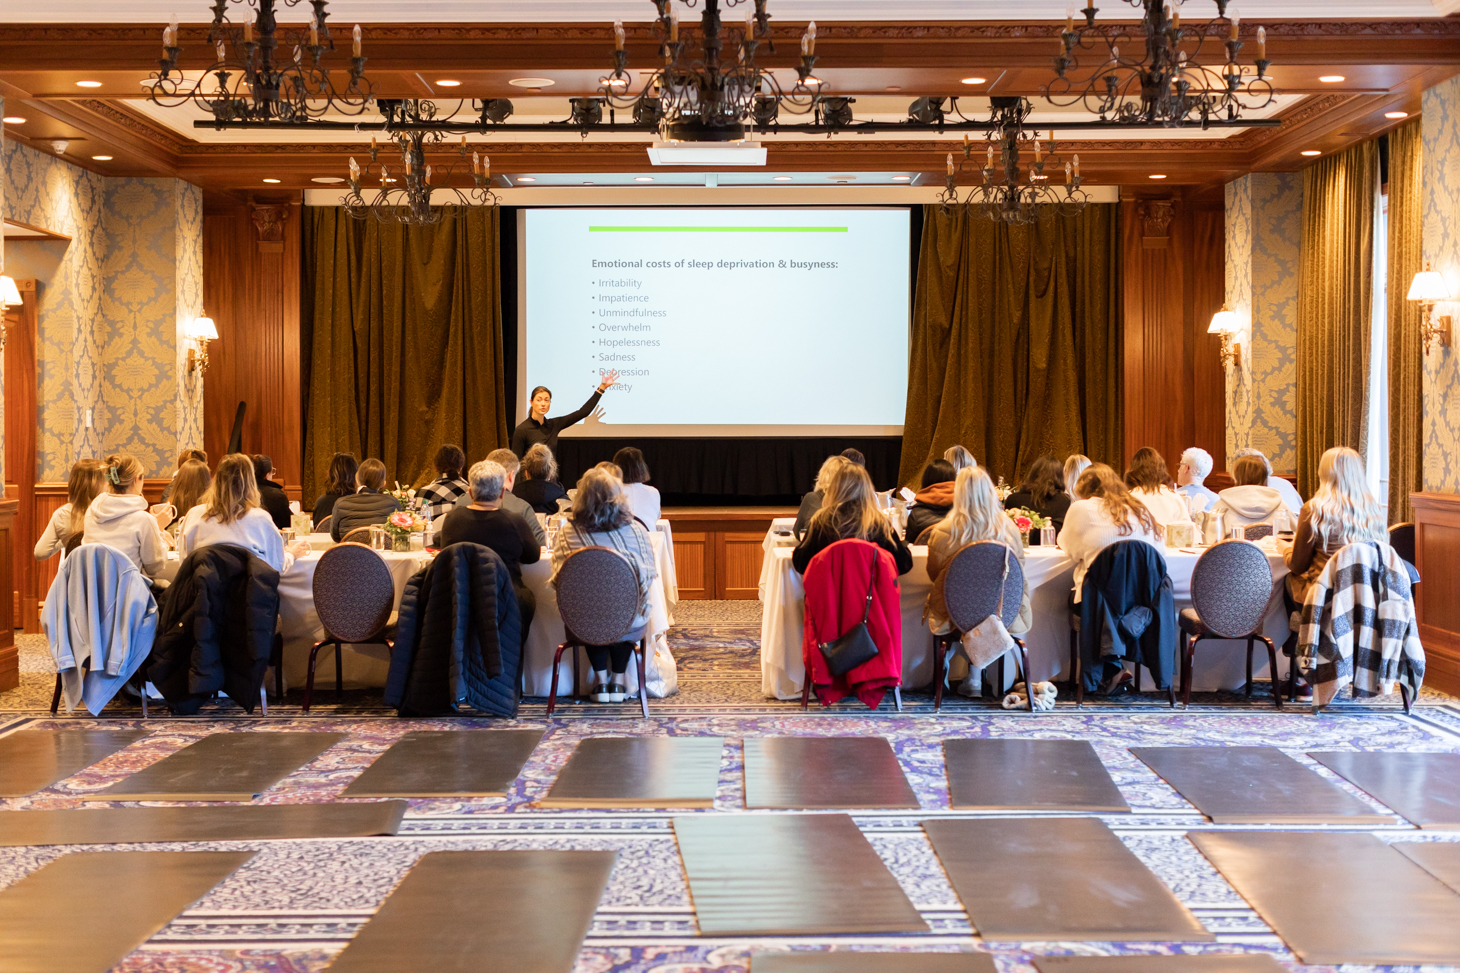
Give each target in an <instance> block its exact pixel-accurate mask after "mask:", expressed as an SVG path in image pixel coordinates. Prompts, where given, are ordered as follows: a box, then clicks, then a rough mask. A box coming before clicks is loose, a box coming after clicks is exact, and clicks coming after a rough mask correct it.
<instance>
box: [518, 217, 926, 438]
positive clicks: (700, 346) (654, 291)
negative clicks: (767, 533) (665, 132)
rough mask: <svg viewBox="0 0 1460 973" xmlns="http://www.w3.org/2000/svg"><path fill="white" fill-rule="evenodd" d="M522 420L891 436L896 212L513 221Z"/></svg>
mask: <svg viewBox="0 0 1460 973" xmlns="http://www.w3.org/2000/svg"><path fill="white" fill-rule="evenodd" d="M519 219H520V222H519V230H520V232H521V234H522V235H521V238H520V240H521V247H520V255H521V256H520V263H519V267H520V270H519V280H520V281H521V286H520V289H519V306H520V308H521V311H520V314H519V331H518V339H519V340H518V349H519V350H518V355H519V361H518V378H519V388H520V389H521V401H520V402H519V403H518V406H517V408H518V413H517V414H518V418H519V420H520V419H521V418H523V417H525V416H526V415H527V405H526V403H527V397H528V393H529V392H530V391H531V390H532V389H533V388H534V387H536V386H539V385H544V386H547V387H548V388H549V389H551V390H552V393H553V409H552V412H551V413H550V414H551V415H563V414H565V413H568V412H571V411H573V410H576V409H577V408H578V407H579V406H580V405H582V403H583V401H584V399H586V398H587V397H588V395H589V393H591V392H592V390H593V388H594V387H595V385H596V383H597V382H598V381H599V375H600V374H601V373H603V372H606V371H608V370H610V369H614V370H617V372H618V376H619V377H618V385H617V386H616V387H615V388H613V389H612V390H610V391H609V392H607V393H605V394H604V396H603V400H602V402H601V403H600V404H599V409H598V410H597V411H596V412H595V414H594V415H593V416H591V417H590V418H589V419H587V420H586V421H584V422H582V423H579V424H578V425H576V426H573V427H572V428H570V429H566V430H564V431H563V433H562V434H563V435H565V436H818V435H869V436H882V435H886V436H896V435H901V434H902V423H903V414H904V412H905V410H906V404H907V402H906V400H907V358H908V315H909V300H908V294H909V286H910V282H909V276H910V275H909V259H910V258H909V239H908V234H909V226H910V223H909V219H910V218H909V215H908V211H907V210H906V209H904V208H886V209H878V208H860V209H819V208H815V209H780V208H776V209H728V208H727V209H720V208H715V209H709V208H706V209H689V208H665V209H648V208H637V209H528V210H523V211H521V213H520V214H519Z"/></svg>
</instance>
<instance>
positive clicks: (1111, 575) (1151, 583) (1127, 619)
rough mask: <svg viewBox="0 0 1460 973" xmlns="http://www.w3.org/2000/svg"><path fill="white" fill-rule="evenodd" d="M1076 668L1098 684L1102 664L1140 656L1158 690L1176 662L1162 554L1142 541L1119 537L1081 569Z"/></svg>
mask: <svg viewBox="0 0 1460 973" xmlns="http://www.w3.org/2000/svg"><path fill="white" fill-rule="evenodd" d="M1076 607H1077V608H1078V610H1079V612H1080V673H1081V675H1082V677H1083V679H1084V682H1085V691H1086V692H1094V691H1095V690H1096V689H1097V688H1099V684H1100V674H1101V669H1102V663H1104V662H1107V661H1110V662H1117V661H1130V662H1133V661H1135V659H1136V658H1137V656H1136V649H1137V648H1139V650H1140V660H1141V662H1142V663H1144V664H1145V666H1146V669H1147V670H1149V671H1150V673H1151V678H1152V679H1154V680H1156V686H1157V688H1159V689H1167V688H1169V687H1170V685H1171V674H1172V672H1173V670H1174V668H1175V661H1176V603H1175V599H1174V597H1173V594H1172V590H1171V578H1170V576H1169V575H1168V574H1167V573H1166V559H1165V558H1163V557H1162V556H1161V552H1160V551H1158V550H1156V549H1155V548H1154V547H1152V546H1151V545H1150V544H1147V543H1146V542H1145V541H1135V540H1131V541H1118V542H1116V543H1114V544H1111V545H1110V546H1109V547H1107V548H1106V549H1105V550H1103V551H1101V552H1100V553H1099V554H1098V555H1097V556H1096V558H1095V561H1094V563H1092V564H1091V565H1090V570H1089V571H1087V572H1085V584H1084V587H1083V588H1082V589H1081V591H1080V604H1079V605H1078V606H1076Z"/></svg>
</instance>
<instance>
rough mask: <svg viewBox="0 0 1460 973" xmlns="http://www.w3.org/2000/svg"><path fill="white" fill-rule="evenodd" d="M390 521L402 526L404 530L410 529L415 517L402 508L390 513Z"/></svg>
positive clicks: (413, 524)
mask: <svg viewBox="0 0 1460 973" xmlns="http://www.w3.org/2000/svg"><path fill="white" fill-rule="evenodd" d="M390 522H391V523H392V524H394V525H395V526H397V527H404V528H405V529H406V530H410V529H411V528H412V527H414V526H415V523H416V521H415V518H414V517H412V516H411V515H410V514H408V513H406V512H405V511H404V510H401V511H398V512H396V513H393V514H391V515H390Z"/></svg>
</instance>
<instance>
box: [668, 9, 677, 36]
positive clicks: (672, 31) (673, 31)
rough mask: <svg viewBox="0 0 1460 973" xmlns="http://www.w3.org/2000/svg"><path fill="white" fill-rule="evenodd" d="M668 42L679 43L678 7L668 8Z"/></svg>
mask: <svg viewBox="0 0 1460 973" xmlns="http://www.w3.org/2000/svg"><path fill="white" fill-rule="evenodd" d="M669 42H670V43H671V44H678V43H679V8H677V7H670V8H669Z"/></svg>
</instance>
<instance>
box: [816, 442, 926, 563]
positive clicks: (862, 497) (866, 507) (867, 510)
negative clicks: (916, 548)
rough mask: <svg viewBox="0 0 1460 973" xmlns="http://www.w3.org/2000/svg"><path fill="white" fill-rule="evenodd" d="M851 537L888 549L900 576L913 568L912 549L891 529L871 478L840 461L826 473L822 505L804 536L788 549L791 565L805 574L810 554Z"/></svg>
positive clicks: (861, 470)
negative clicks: (878, 506) (879, 506)
mask: <svg viewBox="0 0 1460 973" xmlns="http://www.w3.org/2000/svg"><path fill="white" fill-rule="evenodd" d="M818 479H820V478H819V477H818ZM852 538H855V539H857V540H864V541H871V542H872V543H874V544H876V545H877V546H878V547H880V548H882V549H883V550H885V551H887V552H889V553H890V554H891V555H892V557H893V559H894V560H895V561H896V562H897V573H898V574H899V575H903V574H907V573H908V572H909V571H911V570H912V566H913V557H912V552H911V551H909V550H908V549H907V545H906V544H904V543H903V540H902V538H901V537H899V536H898V535H897V531H895V530H893V528H892V523H891V521H889V520H888V519H887V515H886V514H884V513H883V512H882V511H881V510H878V509H877V491H876V490H875V489H874V488H873V486H872V478H871V477H870V476H868V475H867V471H866V470H864V469H863V468H862V467H860V466H858V465H857V464H855V463H850V462H846V461H843V462H842V463H839V464H837V465H835V466H834V467H833V468H832V470H831V473H830V474H829V475H828V476H827V478H826V485H825V487H824V490H823V496H822V502H821V507H820V509H818V510H817V511H816V515H815V516H813V517H812V518H811V523H810V525H809V526H808V527H807V528H806V536H804V537H802V538H801V542H800V543H799V544H797V545H796V549H795V550H794V551H792V552H791V564H792V566H793V567H795V569H796V573H797V574H805V573H806V567H807V565H809V564H810V563H811V559H812V558H813V557H815V556H816V555H818V554H820V553H821V552H822V551H824V550H826V549H827V548H828V547H830V546H831V545H833V544H835V543H836V542H837V541H844V540H848V539H852Z"/></svg>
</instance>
